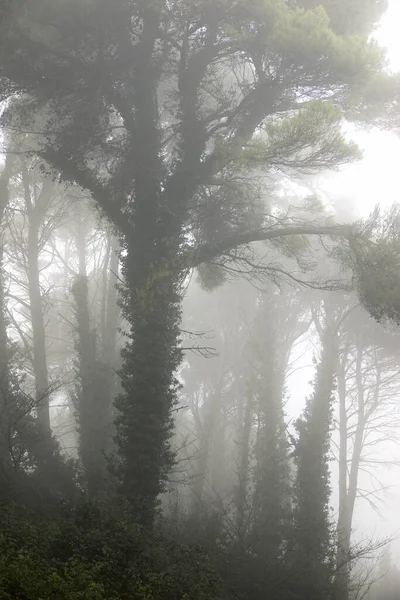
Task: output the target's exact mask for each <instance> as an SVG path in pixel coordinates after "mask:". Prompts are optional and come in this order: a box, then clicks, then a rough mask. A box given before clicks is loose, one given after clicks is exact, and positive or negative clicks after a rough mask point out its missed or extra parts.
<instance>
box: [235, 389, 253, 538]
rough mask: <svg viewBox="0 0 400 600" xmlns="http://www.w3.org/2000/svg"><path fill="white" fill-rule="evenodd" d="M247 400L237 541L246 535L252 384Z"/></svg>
mask: <svg viewBox="0 0 400 600" xmlns="http://www.w3.org/2000/svg"><path fill="white" fill-rule="evenodd" d="M246 396H247V401H246V406H245V411H244V419H243V428H242V431H241V440H240V448H239V464H238V480H239V481H238V487H237V493H236V527H237V534H238V539H239V543H242V542H243V540H244V537H245V535H246V529H247V527H246V506H247V500H248V486H249V478H250V464H249V463H250V439H251V425H252V420H253V410H254V398H253V396H254V392H253V389H252V386H249V387H248V390H247V394H246Z"/></svg>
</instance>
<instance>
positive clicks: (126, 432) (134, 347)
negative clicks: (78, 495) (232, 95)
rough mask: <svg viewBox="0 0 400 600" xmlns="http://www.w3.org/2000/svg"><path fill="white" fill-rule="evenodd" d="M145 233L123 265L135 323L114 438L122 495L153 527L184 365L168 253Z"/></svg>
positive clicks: (142, 520)
mask: <svg viewBox="0 0 400 600" xmlns="http://www.w3.org/2000/svg"><path fill="white" fill-rule="evenodd" d="M145 232H146V230H143V233H144V236H143V235H142V236H140V237H141V238H142V239H141V241H142V242H143V243H142V245H141V244H140V243H138V244H137V245H136V244H135V246H136V248H137V253H136V252H131V251H130V252H129V255H128V258H127V259H126V260H125V264H124V275H125V278H126V280H127V283H128V289H129V293H128V294H127V296H128V297H126V298H125V303H124V311H125V316H126V318H127V319H129V321H130V324H131V341H130V342H129V343H128V345H127V346H126V348H125V349H124V350H123V358H124V366H123V369H122V371H121V380H122V387H123V390H124V393H123V394H121V395H120V396H119V397H118V398H117V401H116V407H117V409H118V411H119V414H118V416H117V419H116V427H117V438H116V439H117V444H118V450H119V456H120V459H121V460H120V468H119V473H120V477H121V483H122V489H123V492H124V494H125V495H126V496H127V497H128V498H129V499H130V501H131V503H132V506H133V509H134V516H135V519H136V520H137V521H138V522H139V523H141V524H143V525H145V526H151V524H152V522H153V519H154V516H155V510H156V507H157V501H158V496H159V494H160V493H161V492H162V491H163V489H164V484H165V482H166V479H167V476H168V472H169V471H170V469H171V467H172V465H173V463H174V454H173V451H172V449H171V446H170V437H171V432H172V428H173V418H172V410H173V407H174V405H175V401H176V392H177V390H178V387H179V384H178V381H177V379H176V376H175V372H176V370H177V368H178V366H179V364H180V361H181V350H180V347H179V342H178V340H179V323H180V312H181V311H180V298H179V294H178V283H177V276H176V274H175V273H174V272H173V271H172V272H171V270H170V269H171V267H170V265H171V262H169V260H168V258H169V257H168V254H169V253H167V249H165V252H166V254H165V255H164V256H165V258H164V259H162V258H160V257H159V256H157V253H158V252H155V251H154V248H152V247H149V246H152V245H153V244H152V240H151V238H150V243H149V240H148V239H147V237H146V233H145ZM138 237H139V234H138ZM143 237H145V239H143ZM139 248H141V250H140V252H139ZM151 258H153V260H152V262H151V264H150V265H149V264H148V261H149V259H150V260H151ZM146 263H147V268H146ZM172 264H173V262H172Z"/></svg>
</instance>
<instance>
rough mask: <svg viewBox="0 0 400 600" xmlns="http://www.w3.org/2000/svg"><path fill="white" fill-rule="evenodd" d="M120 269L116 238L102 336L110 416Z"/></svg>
mask: <svg viewBox="0 0 400 600" xmlns="http://www.w3.org/2000/svg"><path fill="white" fill-rule="evenodd" d="M118 269H119V241H118V238H116V237H115V236H113V237H112V240H111V248H110V262H109V275H108V280H107V282H106V284H107V285H106V289H105V294H106V303H105V315H104V316H105V318H104V327H103V330H102V335H101V342H102V343H101V362H102V363H103V366H104V385H105V394H106V396H107V397H108V398H109V402H110V415H111V408H112V401H113V399H114V396H115V391H116V390H115V387H116V386H115V367H116V362H117V356H116V344H117V334H118V321H119V318H120V313H121V310H120V307H119V306H118V291H117V282H118Z"/></svg>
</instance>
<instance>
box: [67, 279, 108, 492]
mask: <svg viewBox="0 0 400 600" xmlns="http://www.w3.org/2000/svg"><path fill="white" fill-rule="evenodd" d="M72 293H73V295H74V299H75V307H76V319H77V334H78V342H77V349H78V356H79V382H80V389H79V390H78V406H77V413H78V423H79V436H80V440H79V453H80V457H81V460H82V464H83V467H84V470H85V475H86V481H87V486H88V492H89V494H90V495H91V496H94V495H98V494H99V493H101V492H102V491H103V490H105V488H106V484H107V480H108V470H107V465H106V461H105V457H104V452H106V451H107V450H108V448H109V444H110V418H109V407H110V398H109V397H108V396H106V397H105V396H104V385H103V383H104V381H103V369H102V368H101V364H99V363H98V362H97V361H96V347H95V343H96V342H95V336H94V333H93V331H92V329H91V327H90V316H89V306H88V279H87V277H85V276H82V275H79V276H78V277H77V278H76V280H75V282H74V284H73V286H72ZM104 399H105V400H106V406H104V405H103V404H104V402H103V401H104Z"/></svg>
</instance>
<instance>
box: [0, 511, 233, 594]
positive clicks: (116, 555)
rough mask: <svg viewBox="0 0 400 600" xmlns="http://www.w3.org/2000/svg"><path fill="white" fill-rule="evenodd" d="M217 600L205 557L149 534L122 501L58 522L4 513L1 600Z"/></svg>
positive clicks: (217, 589)
mask: <svg viewBox="0 0 400 600" xmlns="http://www.w3.org/2000/svg"><path fill="white" fill-rule="evenodd" d="M11 598H13V599H15V598H18V599H19V600H50V599H51V600H78V599H79V600H103V599H104V600H106V599H107V600H128V599H129V600H189V599H190V600H217V599H218V600H219V599H220V598H221V591H220V586H219V583H218V579H217V577H216V576H215V573H214V572H213V571H212V569H211V567H210V565H209V560H208V557H207V556H206V554H205V553H204V552H203V551H202V550H201V549H200V548H193V547H189V546H184V545H180V544H177V543H175V542H172V541H170V540H167V539H165V538H164V537H163V536H162V535H161V534H160V533H157V532H156V533H154V534H151V535H150V534H149V533H148V532H144V531H143V530H142V529H140V528H139V527H138V526H137V525H135V524H134V523H133V520H132V518H131V516H130V512H129V507H127V506H126V505H125V504H123V503H122V502H119V501H118V502H117V501H116V502H114V503H109V504H99V503H97V504H94V503H82V504H80V505H79V506H75V507H69V506H65V507H64V508H63V509H62V511H61V512H60V514H59V516H58V518H57V519H52V520H48V521H46V520H44V519H39V518H38V517H37V515H32V514H28V513H27V512H26V510H25V511H24V510H21V509H18V508H15V507H14V508H10V507H8V508H6V509H3V519H2V523H1V524H0V599H1V600H3V599H4V600H8V599H11Z"/></svg>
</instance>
